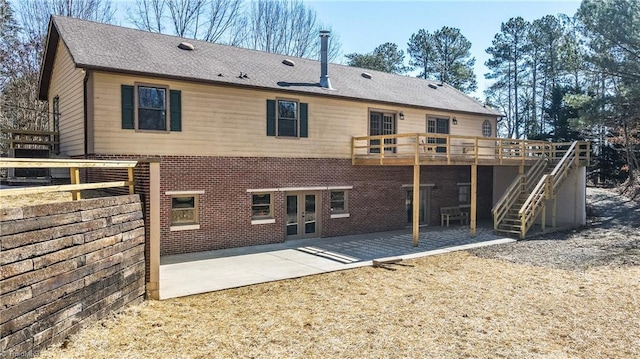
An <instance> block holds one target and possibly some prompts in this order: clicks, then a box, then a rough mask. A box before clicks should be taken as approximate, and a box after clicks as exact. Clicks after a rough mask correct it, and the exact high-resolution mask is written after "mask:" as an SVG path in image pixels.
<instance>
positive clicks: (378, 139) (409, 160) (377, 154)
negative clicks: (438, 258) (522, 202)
mask: <svg viewBox="0 0 640 359" xmlns="http://www.w3.org/2000/svg"><path fill="white" fill-rule="evenodd" d="M570 146H571V142H547V141H530V140H516V139H510V138H492V137H472V136H455V135H443V134H433V133H429V134H427V133H405V134H396V135H383V136H360V137H353V140H352V149H351V154H352V163H353V164H354V165H364V166H412V165H486V166H496V165H501V166H520V165H529V164H533V163H535V161H537V160H538V159H539V158H540V157H542V156H543V155H546V156H547V158H550V159H558V160H559V159H560V158H562V156H563V155H564V154H565V152H566V151H567V150H568V149H569V147H570ZM575 151H576V155H577V157H578V158H579V160H580V161H581V162H583V163H584V164H587V163H588V161H589V154H590V152H591V147H590V143H589V142H579V143H578V146H576V149H575Z"/></svg>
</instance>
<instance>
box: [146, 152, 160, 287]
mask: <svg viewBox="0 0 640 359" xmlns="http://www.w3.org/2000/svg"><path fill="white" fill-rule="evenodd" d="M147 299H151V300H159V299H160V163H159V162H150V163H149V282H148V283H147Z"/></svg>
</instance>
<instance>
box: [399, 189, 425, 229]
mask: <svg viewBox="0 0 640 359" xmlns="http://www.w3.org/2000/svg"><path fill="white" fill-rule="evenodd" d="M430 197H431V188H430V187H420V205H419V206H420V210H419V213H418V224H420V225H428V224H429V199H430ZM413 201H414V198H413V190H412V189H407V197H406V201H405V209H406V211H407V224H413Z"/></svg>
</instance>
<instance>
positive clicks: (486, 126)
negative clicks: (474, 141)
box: [482, 120, 493, 137]
mask: <svg viewBox="0 0 640 359" xmlns="http://www.w3.org/2000/svg"><path fill="white" fill-rule="evenodd" d="M492 132H493V131H492V130H491V122H489V120H485V121H484V122H483V123H482V135H483V136H484V137H491V133H492Z"/></svg>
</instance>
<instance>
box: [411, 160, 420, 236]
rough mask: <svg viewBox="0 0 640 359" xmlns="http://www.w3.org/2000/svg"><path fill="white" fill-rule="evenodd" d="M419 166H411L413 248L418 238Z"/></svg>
mask: <svg viewBox="0 0 640 359" xmlns="http://www.w3.org/2000/svg"><path fill="white" fill-rule="evenodd" d="M419 218H420V165H419V164H417V163H416V164H414V165H413V220H412V221H411V222H412V225H413V246H414V247H417V246H418V243H419V238H420V220H419Z"/></svg>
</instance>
